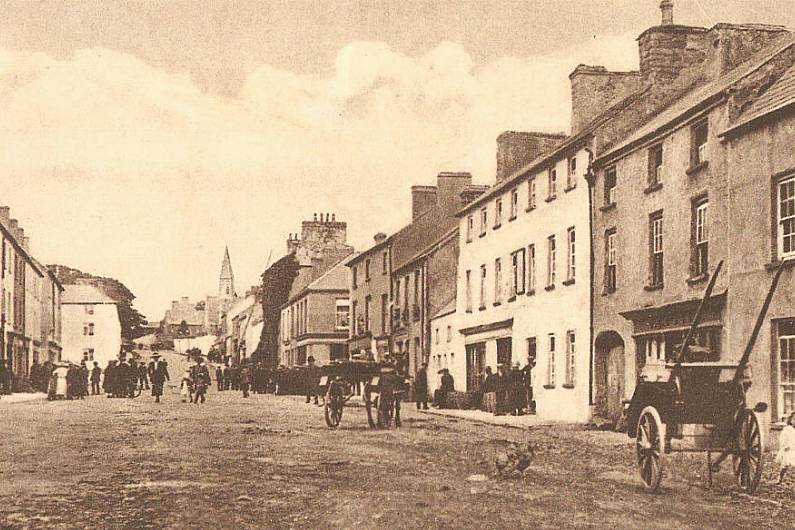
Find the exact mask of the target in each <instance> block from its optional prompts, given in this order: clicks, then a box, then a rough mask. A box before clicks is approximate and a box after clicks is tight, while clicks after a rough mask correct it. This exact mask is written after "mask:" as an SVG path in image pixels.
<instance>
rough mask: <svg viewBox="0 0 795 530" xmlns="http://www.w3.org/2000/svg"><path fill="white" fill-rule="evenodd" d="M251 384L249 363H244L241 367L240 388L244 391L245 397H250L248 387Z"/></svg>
mask: <svg viewBox="0 0 795 530" xmlns="http://www.w3.org/2000/svg"><path fill="white" fill-rule="evenodd" d="M250 385H251V370H250V369H249V367H248V364H244V365H243V366H242V367H241V368H240V390H242V391H243V397H244V398H247V397H248V389H249V386H250Z"/></svg>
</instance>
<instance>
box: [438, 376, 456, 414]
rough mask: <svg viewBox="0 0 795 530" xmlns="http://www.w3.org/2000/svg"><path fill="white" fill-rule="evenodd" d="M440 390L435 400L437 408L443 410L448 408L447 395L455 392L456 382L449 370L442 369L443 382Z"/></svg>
mask: <svg viewBox="0 0 795 530" xmlns="http://www.w3.org/2000/svg"><path fill="white" fill-rule="evenodd" d="M440 383H441V384H440V386H439V389H438V390H437V391H436V395H435V396H434V397H435V400H434V401H436V406H437V407H438V408H440V409H443V408H445V407H446V406H447V394H449V393H450V392H455V381H454V380H453V376H452V375H450V370H448V369H447V368H443V369H442V380H441V382H440Z"/></svg>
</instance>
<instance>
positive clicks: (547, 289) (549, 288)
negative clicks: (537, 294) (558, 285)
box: [544, 284, 555, 291]
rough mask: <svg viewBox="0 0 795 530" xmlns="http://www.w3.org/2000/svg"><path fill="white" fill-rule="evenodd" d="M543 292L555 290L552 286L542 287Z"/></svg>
mask: <svg viewBox="0 0 795 530" xmlns="http://www.w3.org/2000/svg"><path fill="white" fill-rule="evenodd" d="M544 290H545V291H554V290H555V285H554V284H553V285H547V286H546V287H544Z"/></svg>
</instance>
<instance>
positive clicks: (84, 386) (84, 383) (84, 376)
mask: <svg viewBox="0 0 795 530" xmlns="http://www.w3.org/2000/svg"><path fill="white" fill-rule="evenodd" d="M88 377H89V372H88V367H87V366H86V361H85V360H84V361H82V362H81V363H80V395H81V396H82V397H81V399H82V398H83V397H85V396H87V395H88Z"/></svg>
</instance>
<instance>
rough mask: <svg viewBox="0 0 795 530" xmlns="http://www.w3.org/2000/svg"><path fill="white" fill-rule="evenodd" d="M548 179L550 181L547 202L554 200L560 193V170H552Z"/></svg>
mask: <svg viewBox="0 0 795 530" xmlns="http://www.w3.org/2000/svg"><path fill="white" fill-rule="evenodd" d="M547 178H548V179H549V185H548V190H547V191H548V193H547V200H552V199H554V198H555V196H556V195H557V193H558V170H557V169H555V168H554V167H553V168H550V169H549V173H548V177H547Z"/></svg>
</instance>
